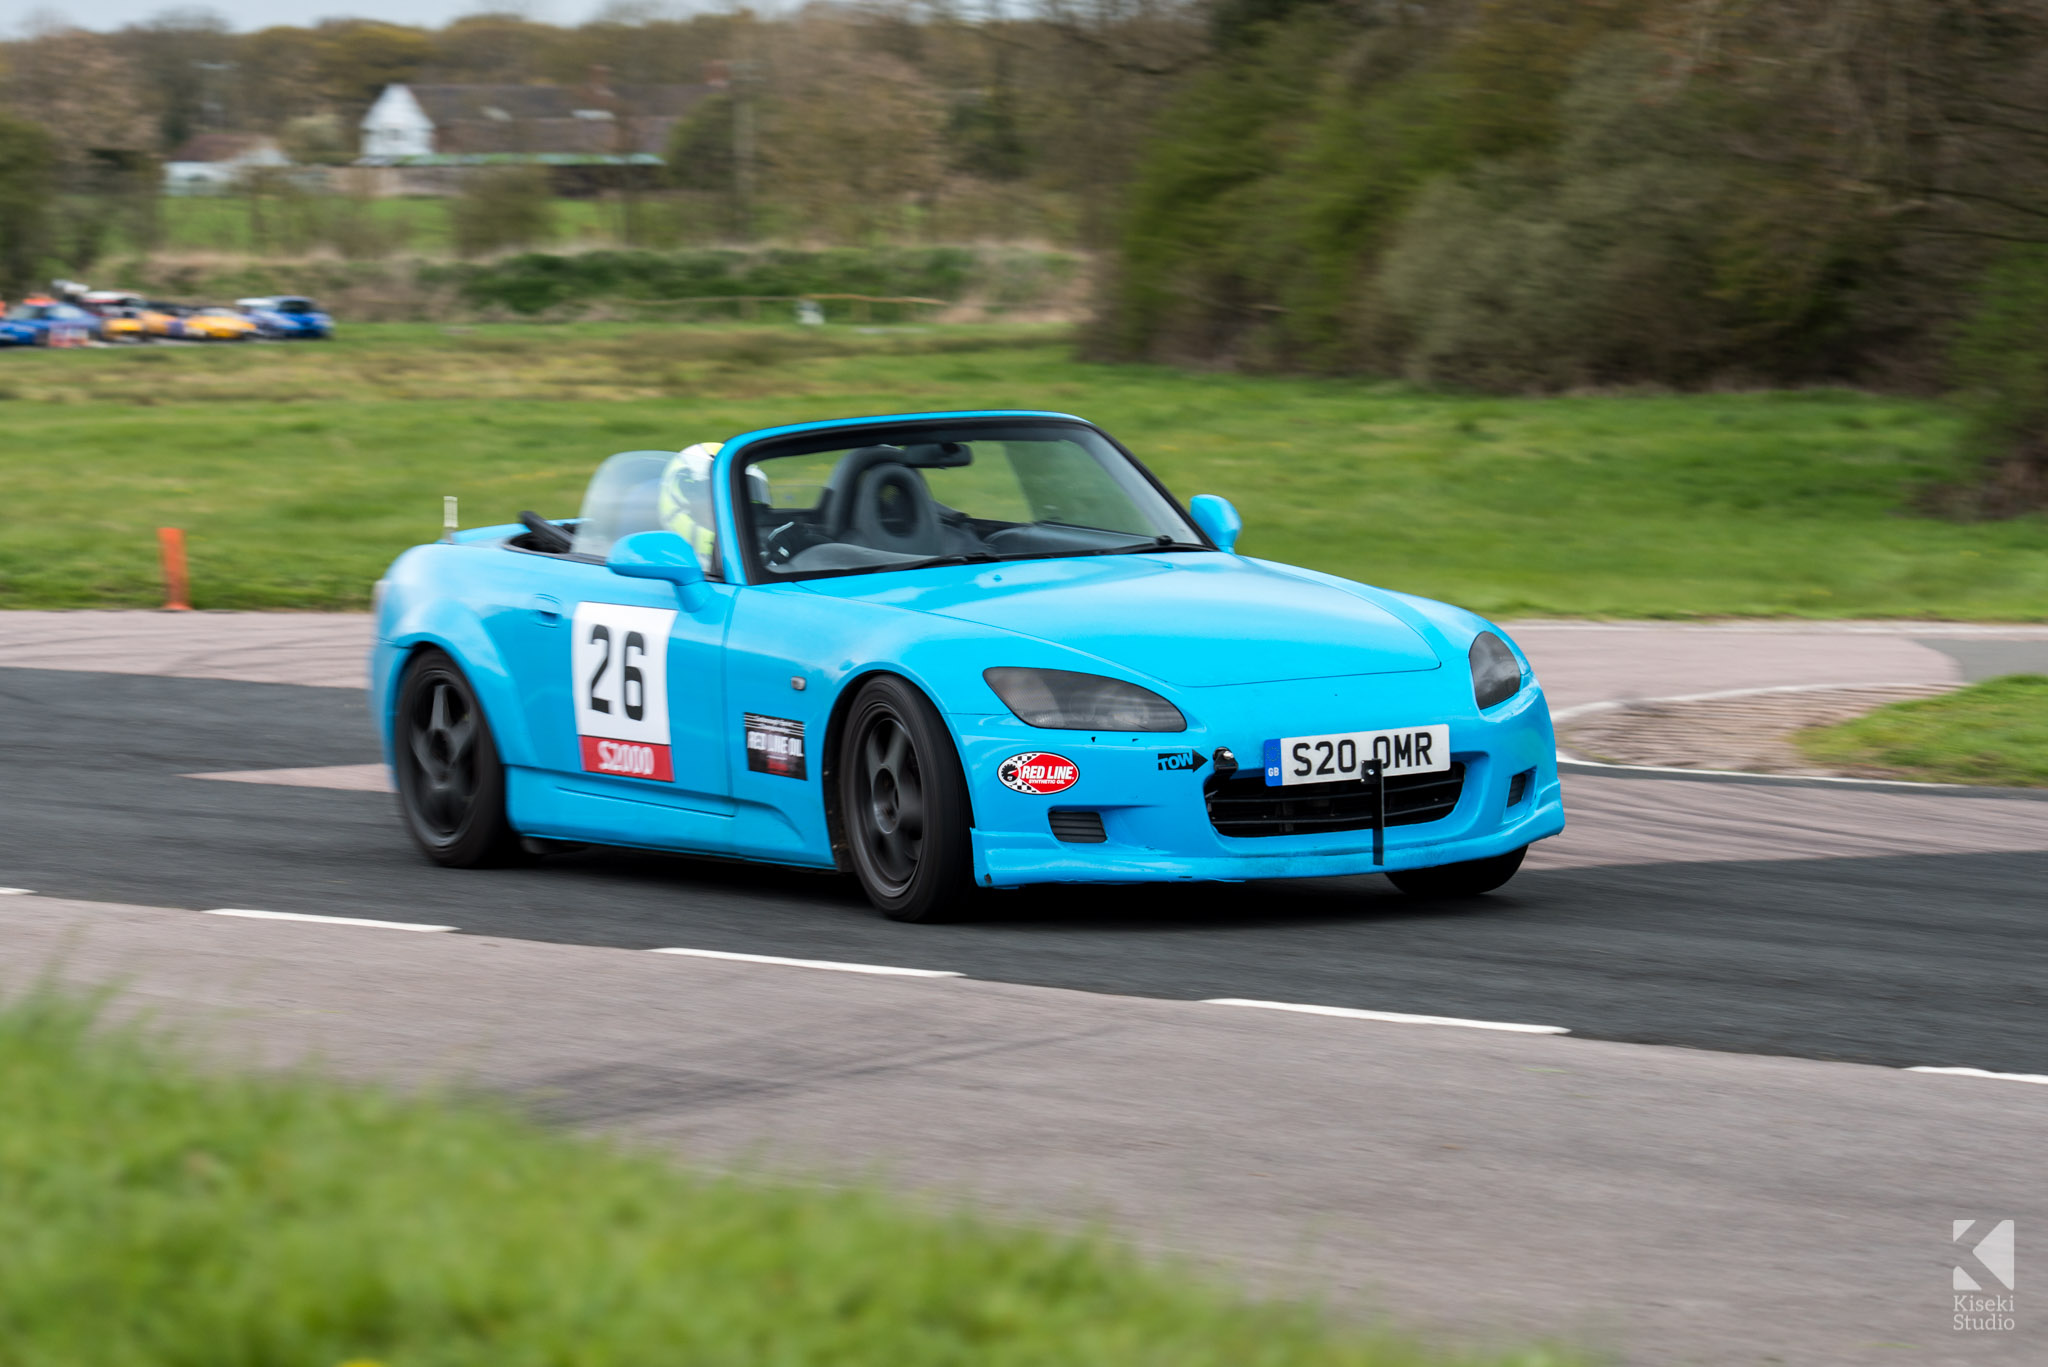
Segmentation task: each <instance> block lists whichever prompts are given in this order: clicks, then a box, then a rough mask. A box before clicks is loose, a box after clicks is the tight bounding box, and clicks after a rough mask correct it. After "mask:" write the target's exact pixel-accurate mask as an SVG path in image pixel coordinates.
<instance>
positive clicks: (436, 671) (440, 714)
mask: <svg viewBox="0 0 2048 1367" xmlns="http://www.w3.org/2000/svg"><path fill="white" fill-rule="evenodd" d="M394 730H395V734H394V737H393V739H394V741H395V743H396V744H395V749H396V751H397V753H396V756H395V758H396V760H397V763H396V766H395V767H396V770H397V775H398V805H399V809H400V810H401V811H402V812H403V813H404V814H405V824H406V829H407V830H409V831H411V832H412V838H413V840H414V841H415V842H417V843H418V845H419V847H420V849H421V850H422V851H424V852H425V853H426V856H427V858H429V859H431V860H433V861H434V862H435V863H437V864H445V865H447V866H449V867H450V868H479V867H483V866H486V865H490V864H499V863H504V862H507V861H509V860H511V859H513V858H515V857H516V856H517V854H518V851H519V841H518V837H517V836H516V835H515V834H514V832H513V830H512V827H511V825H510V824H509V823H508V822H507V821H506V819H505V766H504V765H503V764H502V763H501V762H500V761H499V759H498V747H497V745H496V743H495V742H494V741H493V740H492V738H491V728H490V724H489V723H488V722H487V721H486V720H485V718H484V711H483V708H482V706H481V705H479V704H478V702H477V698H476V692H475V690H473V689H472V688H471V687H470V686H469V680H468V679H466V678H464V677H463V676H462V670H461V669H459V668H458V667H457V666H456V664H455V661H453V660H451V659H449V658H448V656H447V655H445V654H444V653H442V652H441V651H438V650H426V651H423V652H421V654H420V655H419V656H418V658H417V659H415V660H414V661H413V664H412V667H411V668H409V669H408V670H406V673H405V681H404V682H403V683H402V684H400V685H399V690H398V711H397V724H396V727H395V728H394Z"/></svg>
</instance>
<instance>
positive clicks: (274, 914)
mask: <svg viewBox="0 0 2048 1367" xmlns="http://www.w3.org/2000/svg"><path fill="white" fill-rule="evenodd" d="M202 914H203V915H206V916H241V917H245V918H247V919H248V920H251V921H312V922H315V923H316V924H319V925H325V926H369V927H371V928H372V929H374V930H421V931H441V930H454V929H455V927H454V926H428V925H421V924H420V923H419V922H417V921H373V920H371V919H369V918H368V917H364V916H314V915H311V914H309V913H307V912H303V911H256V910H254V909H252V908H249V907H208V908H206V909H205V911H204V912H203V913H202Z"/></svg>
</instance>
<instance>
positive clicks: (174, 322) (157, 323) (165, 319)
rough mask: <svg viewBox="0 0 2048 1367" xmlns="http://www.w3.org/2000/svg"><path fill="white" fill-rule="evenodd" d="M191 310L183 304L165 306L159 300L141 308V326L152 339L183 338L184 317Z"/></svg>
mask: <svg viewBox="0 0 2048 1367" xmlns="http://www.w3.org/2000/svg"><path fill="white" fill-rule="evenodd" d="M190 312H191V310H190V309H188V308H186V307H185V306H184V305H183V304H166V303H164V302H162V301H161V300H157V301H153V302H150V303H145V304H144V305H143V306H142V314H141V317H142V326H143V328H144V329H145V330H146V331H147V332H148V333H149V335H150V336H152V337H183V336H184V335H185V315H186V314H187V313H190Z"/></svg>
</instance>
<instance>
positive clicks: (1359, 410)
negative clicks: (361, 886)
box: [0, 322, 2048, 620]
mask: <svg viewBox="0 0 2048 1367" xmlns="http://www.w3.org/2000/svg"><path fill="white" fill-rule="evenodd" d="M0 395H5V396H6V401H5V402H0V428H4V431H5V432H6V440H5V443H4V446H0V487H4V488H5V489H6V490H7V492H8V494H9V500H8V504H9V506H8V514H9V517H10V526H9V528H8V534H7V535H6V536H5V537H0V606H6V607H112V606H144V605H150V604H153V603H155V602H157V601H159V595H160V588H159V583H158V577H157V569H156V560H155V556H156V548H155V538H154V530H153V529H154V528H156V527H157V526H159V525H176V526H181V527H183V528H185V529H186V532H187V535H188V538H189V542H190V546H191V555H192V566H193V593H194V601H195V603H196V604H197V605H199V606H202V607H220V608H227V607H249V608H337V607H360V606H362V605H363V604H364V603H365V602H366V601H367V597H368V593H369V586H370V584H371V582H372V581H373V580H374V579H375V578H376V577H377V574H378V573H379V571H380V570H381V569H382V568H383V567H384V565H385V564H387V563H388V562H389V560H390V559H391V557H392V556H393V555H394V554H395V553H396V552H398V551H399V550H401V549H402V548H404V547H405V546H406V545H408V544H411V543H413V542H417V541H422V540H430V539H432V538H433V537H434V536H435V535H436V534H437V531H438V528H439V518H440V508H441V502H440V500H441V495H443V494H456V495H458V496H459V497H460V498H461V500H462V511H463V518H464V521H465V523H466V524H471V525H473V524H476V523H480V522H484V521H503V520H509V519H510V518H511V517H512V515H513V514H515V513H516V512H518V511H519V510H520V509H521V508H535V509H538V510H540V511H541V512H543V513H547V514H550V515H554V516H567V515H571V514H573V513H574V512H575V510H576V508H577V506H578V503H579V501H580V496H581V491H582V487H583V484H584V481H585V479H586V478H587V476H588V474H589V472H590V471H591V469H592V468H594V467H595V465H596V464H597V462H598V461H599V460H600V459H602V458H603V457H604V456H606V455H608V454H610V453H611V452H613V451H618V450H625V449H631V448H637V447H661V448H669V449H673V448H676V447H679V446H681V445H684V444H686V443H689V442H692V441H698V440H705V439H716V438H722V437H726V436H730V435H732V434H734V433H736V432H739V431H742V430H745V429H747V428H751V427H756V426H761V425H766V424H772V423H779V422H788V421H795V420H801V419H810V418H827V417H834V416H846V415H851V414H862V413H877V412H887V411H891V410H899V409H907V410H928V409H944V408H972V407H982V406H1020V407H1042V408H1057V409H1064V410H1067V411H1071V412H1076V413H1080V414H1082V415H1084V416H1087V417H1089V418H1092V419H1094V420H1096V421H1098V422H1100V423H1102V424H1104V425H1105V426H1106V427H1108V428H1109V430H1111V431H1112V432H1114V433H1116V434H1117V435H1118V436H1120V437H1121V438H1122V439H1123V440H1124V441H1125V442H1126V443H1127V444H1128V445H1130V446H1131V447H1132V449H1134V450H1135V451H1136V452H1137V453H1138V454H1139V456H1140V457H1141V458H1143V459H1144V460H1145V461H1146V462H1147V463H1148V464H1150V465H1151V466H1152V467H1153V469H1154V470H1156V471H1157V472H1158V473H1159V474H1160V475H1161V476H1162V477H1163V478H1164V479H1165V480H1166V481H1167V482H1168V484H1169V485H1170V486H1171V487H1172V488H1173V489H1174V490H1175V491H1176V492H1177V493H1179V494H1180V495H1182V496H1183V497H1186V496H1188V495H1191V494H1196V493H1205V492H1207V493H1220V494H1224V495H1227V496H1228V497H1230V498H1231V499H1232V500H1234V501H1235V502H1236V503H1237V504H1238V506H1239V508H1240V509H1241V510H1242V512H1243V513H1244V517H1245V524H1246V530H1245V536H1244V540H1243V543H1242V549H1244V550H1245V551H1247V552H1248V553H1250V554H1254V555H1261V556H1270V557H1273V558H1276V559H1281V560H1288V561H1295V562H1299V563H1302V564H1307V565H1311V566H1315V567H1317V568H1320V569H1325V570H1330V571H1333V572H1336V573H1339V574H1345V575H1350V576H1354V577H1357V578H1361V579H1365V580H1368V581H1370V582H1374V583H1379V584H1384V585H1387V586H1390V587H1394V588H1399V589H1404V590H1408V591H1412V592H1416V593H1422V594H1427V595H1430V596H1433V597H1440V598H1447V599H1450V600H1452V601H1455V602H1459V603H1463V604H1466V605H1468V606H1470V607H1473V608H1476V609H1478V610H1480V611H1482V612H1487V613H1490V614H1495V615H1514V614H1522V615H1530V614H1567V615H1595V616H1617V617H1692V616H1724V615H1797V616H1817V617H1853V616H1868V617H1885V616H1905V617H1947V618H1982V619H2008V620H2023V619H2040V618H2043V617H2048V518H2043V517H2040V516H2033V517H2028V518H2023V519H2018V520H2015V521H2010V522H2001V523H1981V524H1974V525H1960V524H1955V523H1949V522H1942V521H1938V520H1933V519H1929V518H1924V517H1919V516H1914V515H1911V514H1910V513H1909V511H1908V509H1909V507H1910V504H1911V500H1912V497H1913V494H1914V491H1915V490H1916V489H1917V488H1919V487H1921V486H1923V485H1924V484H1926V483H1928V482H1930V481H1937V480H1941V479H1944V478H1949V477H1952V476H1953V474H1954V469H1953V464H1952V461H1953V457H1952V456H1951V455H1950V452H1951V450H1952V447H1953V442H1954V436H1955V420H1954V419H1953V418H1952V417H1951V416H1950V415H1949V414H1948V413H1947V412H1946V411H1945V410H1944V409H1942V408H1941V407H1939V406H1937V405H1934V404H1931V403H1926V402H1920V401H1914V400H1906V399H1896V398H1884V397H1873V396H1870V395H1865V394H1857V393H1850V392H1844V391H1803V392H1796V393H1755V394H1713V395H1688V396H1640V397H1637V396H1604V397H1566V398H1551V399H1521V400H1508V399H1484V398H1469V397H1459V396H1451V395H1441V394H1432V393H1426V392H1420V391H1417V390H1414V389H1412V388H1409V387H1405V386H1401V385H1395V384H1378V385H1375V384H1367V383H1360V382H1355V381H1336V380H1310V379H1288V378H1269V377H1259V376H1244V375H1229V374H1207V373H1195V372H1186V371H1177V370H1170V369H1165V368H1160V367H1141V366H1117V367H1110V366H1094V365H1086V364H1082V363H1080V362H1077V361H1075V360H1073V359H1071V355H1070V349H1069V347H1068V345H1067V342H1066V339H1065V336H1064V334H1063V333H1061V332H1059V331H1057V330H1052V329H1034V328H1030V327H1023V326H1005V327H983V328H973V329H968V328H943V327H940V328H928V329H917V330H901V331H895V330H891V331H872V332H866V333H864V332H860V331H857V330H855V329H851V328H843V327H836V326H835V327H832V328H828V329H822V330H809V329H799V328H796V327H769V326H759V327H751V328H748V327H679V326H672V327H653V326H644V325H627V324H574V325H547V326H541V325H524V326H522V325H499V326H482V327H475V328H462V329H453V328H441V327H438V326H434V325H428V324H390V325H377V326H370V325H363V326H355V327H350V326H347V325H346V323H345V322H344V336H343V337H342V339H341V340H338V341H336V342H334V343H331V344H325V345H322V344H310V345H300V346H219V347H212V348H201V347H188V348H168V347H165V348H138V349H134V350H87V351H72V352H43V351H36V352H29V351H15V352H0Z"/></svg>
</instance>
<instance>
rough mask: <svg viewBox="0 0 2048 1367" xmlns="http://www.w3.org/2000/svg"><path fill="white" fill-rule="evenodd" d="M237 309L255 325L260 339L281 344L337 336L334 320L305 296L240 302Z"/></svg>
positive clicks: (294, 295)
mask: <svg viewBox="0 0 2048 1367" xmlns="http://www.w3.org/2000/svg"><path fill="white" fill-rule="evenodd" d="M235 307H236V308H238V309H240V310H241V311H242V312H243V313H245V314H247V315H248V316H249V318H250V320H251V321H253V322H254V323H255V324H256V332H257V335H258V336H261V337H270V338H274V339H276V340H279V341H298V340H320V339H325V338H328V337H332V336H333V335H334V319H333V318H331V317H329V316H328V315H327V314H326V313H324V312H322V311H321V308H320V306H319V305H318V304H316V303H314V302H313V301H312V300H311V299H307V298H305V297H304V296H302V295H296V294H283V295H275V296H265V297H263V298H260V299H237V300H236V301H235Z"/></svg>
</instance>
